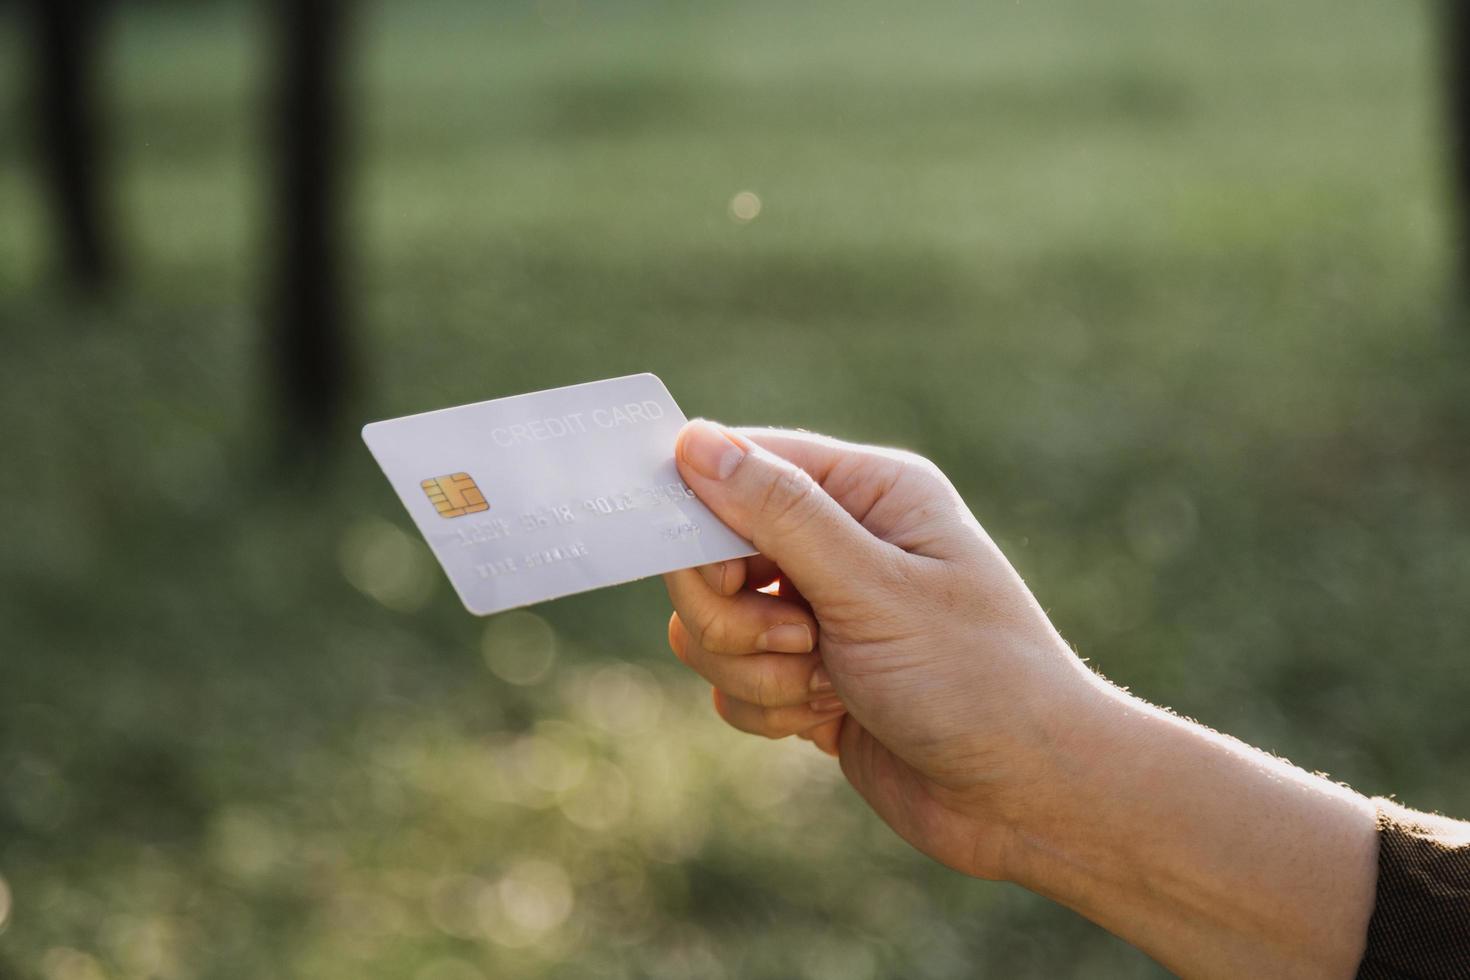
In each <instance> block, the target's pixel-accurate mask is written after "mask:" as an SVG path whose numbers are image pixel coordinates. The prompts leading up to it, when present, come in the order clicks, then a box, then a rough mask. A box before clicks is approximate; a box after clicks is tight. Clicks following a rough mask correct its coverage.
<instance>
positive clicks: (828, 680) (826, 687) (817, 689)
mask: <svg viewBox="0 0 1470 980" xmlns="http://www.w3.org/2000/svg"><path fill="white" fill-rule="evenodd" d="M830 690H832V675H831V674H829V673H827V668H826V667H823V666H822V665H821V664H817V669H816V670H814V671H812V693H813V694H826V693H827V692H828V691H830Z"/></svg>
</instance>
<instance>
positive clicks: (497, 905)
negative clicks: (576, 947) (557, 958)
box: [478, 858, 574, 948]
mask: <svg viewBox="0 0 1470 980" xmlns="http://www.w3.org/2000/svg"><path fill="white" fill-rule="evenodd" d="M573 902H574V895H573V892H572V882H571V879H570V878H569V877H567V873H566V872H565V871H564V870H562V867H561V865H559V864H555V863H553V862H551V861H545V860H542V859H539V858H528V859H526V860H523V861H520V862H518V863H516V864H515V865H513V866H512V867H511V869H510V870H509V871H507V872H506V873H505V876H504V877H502V878H501V879H500V881H499V883H498V884H497V885H496V886H495V888H493V889H487V890H486V891H484V892H482V893H481V894H480V900H479V903H478V912H479V919H480V925H481V928H483V929H484V931H485V934H486V935H488V936H489V937H490V939H491V940H493V941H494V942H496V943H498V944H500V945H501V946H508V947H511V948H518V947H522V946H530V945H532V944H534V943H536V942H539V941H540V940H542V939H543V938H545V937H546V936H547V935H548V934H549V933H551V932H553V931H555V930H556V929H558V928H559V927H560V926H561V925H562V923H564V922H566V920H567V917H568V916H570V915H571V914H572V905H573Z"/></svg>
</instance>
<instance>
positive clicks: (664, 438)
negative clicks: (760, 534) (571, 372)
mask: <svg viewBox="0 0 1470 980" xmlns="http://www.w3.org/2000/svg"><path fill="white" fill-rule="evenodd" d="M684 422H685V418H684V413H683V412H681V411H679V406H678V405H676V404H674V399H673V396H671V395H670V394H669V390H668V389H667V388H666V387H664V383H663V382H662V381H660V380H659V379H658V378H657V377H655V376H654V375H652V374H635V375H630V376H628V377H626V378H610V379H608V380H606V381H592V382H589V383H587V384H579V385H572V386H570V387H567V388H552V389H550V390H547V391H537V392H533V393H531V394H527V395H512V396H510V397H509V398H496V399H494V400H493V401H487V402H477V403H476V404H473V405H461V406H459V407H458V408H446V409H441V410H440V411H437V412H425V413H424V414H422V415H409V416H405V417H404V418H399V419H388V420H386V421H383V422H373V423H370V424H368V425H366V426H364V427H363V430H362V438H363V441H364V442H366V443H367V445H368V449H369V450H371V451H372V454H373V458H375V459H376V460H377V461H378V465H379V466H381V467H382V468H383V473H384V475H386V476H387V477H388V482H389V483H391V484H392V485H393V489H394V490H395V491H396V492H397V493H398V498H399V499H400V500H402V501H403V506H404V507H406V508H408V514H409V516H410V517H412V518H413V522H414V523H415V524H416V525H418V529H419V531H420V533H422V534H423V536H424V539H425V540H427V541H428V543H429V547H430V548H431V549H432V550H433V552H434V557H436V558H438V559H439V564H440V565H442V566H444V571H445V572H446V573H447V574H448V575H449V581H450V582H452V583H453V584H454V589H455V591H456V592H458V593H459V598H460V601H462V602H463V603H464V605H465V608H466V609H468V610H469V611H470V612H472V613H475V614H476V615H479V616H488V615H490V614H491V613H497V612H500V611H502V610H505V609H514V608H516V607H517V606H529V605H531V604H532V603H536V602H544V601H545V600H547V599H556V598H559V597H561V596H567V595H572V594H573V593H577V592H586V591H588V590H590V589H600V588H603V587H604V586H608V585H618V584H621V583H623V582H631V581H634V580H635V579H640V578H647V577H648V576H650V575H660V574H662V573H664V572H671V571H674V570H675V569H679V568H690V567H692V566H695V565H704V564H707V563H709V562H716V561H724V560H726V559H729V558H739V557H742V556H745V555H751V554H754V553H755V551H754V549H753V548H752V547H751V546H750V543H749V542H748V541H746V540H744V539H743V538H741V537H740V536H739V535H737V534H736V533H735V532H734V531H731V530H730V529H729V528H728V527H726V526H725V525H724V524H723V523H721V521H720V520H719V518H717V517H715V515H714V514H713V513H711V512H710V510H709V509H708V508H707V507H705V506H704V504H702V503H700V502H699V500H698V499H697V498H696V497H695V496H694V493H693V491H691V490H690V489H689V487H688V486H686V485H685V484H684V481H683V480H681V479H680V478H679V471H678V468H677V467H676V466H675V464H674V439H675V437H676V436H677V435H678V432H679V429H680V427H681V426H683V424H684Z"/></svg>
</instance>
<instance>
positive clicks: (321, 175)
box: [270, 0, 351, 456]
mask: <svg viewBox="0 0 1470 980" xmlns="http://www.w3.org/2000/svg"><path fill="white" fill-rule="evenodd" d="M347 2H348V0H273V3H274V8H275V9H274V14H275V22H276V27H277V31H278V37H277V49H278V61H279V64H278V70H277V76H276V77H277V85H278V86H279V87H278V89H277V91H276V93H275V104H274V112H273V119H272V123H273V128H274V136H275V140H276V156H275V159H276V161H277V162H276V166H277V171H276V186H275V194H276V199H275V221H276V225H275V231H276V234H275V241H274V246H275V247H274V259H273V264H274V281H273V285H272V293H273V297H272V299H273V304H272V310H271V313H272V316H273V323H272V327H271V330H272V334H273V341H274V343H273V345H272V361H273V363H272V364H271V365H270V370H271V377H272V381H273V382H274V383H275V385H276V389H277V399H278V405H277V410H278V411H279V412H281V418H280V423H281V425H282V439H281V442H282V445H283V448H285V449H286V450H287V451H288V452H289V453H290V454H291V455H293V456H297V455H299V454H300V453H301V452H303V451H310V450H311V449H313V448H319V447H321V446H322V445H323V444H324V443H325V442H326V441H327V440H328V439H329V438H330V437H331V436H332V435H333V429H334V427H335V425H336V423H338V422H339V421H340V420H341V415H342V409H343V403H344V401H345V399H346V397H347V394H348V390H349V387H350V384H349V381H350V373H351V372H350V370H349V368H350V363H351V356H350V344H349V341H348V324H347V311H346V303H345V300H344V293H343V265H344V257H343V254H342V249H343V214H342V205H343V194H342V176H343V161H344V156H345V154H344V150H343V137H344V132H345V125H344V122H345V120H344V99H343V91H342V88H343V78H342V75H343V69H344V67H345V57H344V48H345V44H346V38H345V37H344V28H345V23H344V21H345V20H346V13H347Z"/></svg>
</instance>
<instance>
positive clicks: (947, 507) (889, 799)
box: [665, 421, 1096, 878]
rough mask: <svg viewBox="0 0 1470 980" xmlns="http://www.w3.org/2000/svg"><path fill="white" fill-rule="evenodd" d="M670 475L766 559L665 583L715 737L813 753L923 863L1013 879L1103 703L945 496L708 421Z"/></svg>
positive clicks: (690, 432) (915, 463) (916, 466)
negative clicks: (1058, 764)
mask: <svg viewBox="0 0 1470 980" xmlns="http://www.w3.org/2000/svg"><path fill="white" fill-rule="evenodd" d="M676 457H677V460H678V465H679V470H680V473H681V474H682V475H683V477H684V480H685V481H686V482H687V483H688V485H689V487H690V488H691V489H692V490H694V492H695V494H696V495H698V497H699V498H700V499H701V500H702V501H704V503H705V504H706V505H708V506H709V507H710V509H711V510H713V511H714V512H715V514H717V515H718V516H719V517H720V518H721V519H722V520H724V521H725V523H727V524H729V525H730V526H731V527H732V528H734V529H735V530H736V531H737V532H738V533H740V534H741V535H743V536H745V537H746V538H747V539H749V540H750V541H751V542H752V543H753V544H754V545H755V547H756V548H757V549H758V550H759V552H760V555H759V556H757V557H755V558H751V559H738V560H735V561H728V562H722V563H720V564H717V565H709V566H705V567H703V568H700V569H688V570H684V571H680V572H674V573H672V574H670V575H668V576H666V577H665V582H666V584H667V586H668V589H669V595H670V598H671V599H672V601H673V604H674V609H675V612H674V615H673V617H672V618H671V620H670V622H669V643H670V646H672V647H673V649H674V652H675V654H676V655H677V656H678V657H679V658H680V659H681V660H682V661H683V662H684V663H686V664H688V665H689V666H690V667H692V668H693V669H694V670H695V671H697V672H698V673H699V674H700V675H701V676H703V677H704V678H705V679H706V680H708V681H709V682H710V683H711V684H712V685H713V686H714V688H715V691H714V696H715V707H716V710H717V711H718V712H719V714H720V715H721V717H723V718H724V719H725V720H726V721H727V722H728V723H729V724H731V725H733V726H734V727H736V728H738V729H740V730H742V731H746V732H751V733H755V734H761V735H766V736H769V737H773V738H780V737H785V736H788V735H793V734H797V735H803V736H804V737H807V738H809V739H810V740H812V741H814V742H816V743H817V744H818V745H819V746H820V747H822V748H823V749H825V750H827V751H829V752H831V753H833V754H836V755H837V756H838V757H839V759H840V761H841V765H842V770H843V773H844V774H845V775H846V776H847V778H848V780H849V781H850V782H851V783H852V784H853V786H854V787H855V788H856V789H857V790H858V792H859V793H861V794H862V796H863V797H864V798H865V799H866V800H867V801H868V803H869V804H870V805H871V806H872V807H873V809H874V810H875V811H877V813H878V814H879V816H881V817H882V818H883V819H884V820H885V821H886V822H887V823H888V824H890V825H891V826H892V827H893V828H894V829H895V830H896V831H897V832H898V833H899V834H900V835H902V836H903V837H904V838H905V839H906V840H908V841H909V842H910V843H911V844H913V845H914V846H915V847H917V848H919V849H920V850H921V851H923V852H925V853H927V854H929V855H930V856H932V857H934V858H935V859H937V860H939V861H942V862H943V863H945V864H948V865H949V866H951V867H953V868H956V869H957V870H960V871H963V872H966V873H968V874H973V875H977V876H980V877H987V878H1001V877H1006V854H1007V851H1008V850H1009V847H1010V843H1011V838H1012V837H1013V835H1014V834H1015V833H1016V829H1017V827H1018V826H1019V825H1020V821H1021V818H1022V815H1023V813H1024V811H1025V810H1026V809H1027V808H1028V807H1034V806H1037V805H1044V794H1043V793H1042V792H1041V789H1042V788H1043V787H1044V786H1046V785H1048V784H1049V783H1051V782H1054V780H1051V779H1050V778H1049V777H1050V774H1051V772H1052V770H1053V769H1054V768H1055V764H1054V760H1055V758H1056V757H1057V746H1058V745H1059V744H1060V743H1061V742H1063V741H1065V738H1066V733H1065V731H1064V730H1062V725H1064V723H1065V721H1064V720H1065V719H1066V718H1067V717H1068V716H1069V713H1071V712H1072V711H1073V710H1074V709H1075V710H1081V708H1082V706H1083V705H1085V704H1087V703H1088V701H1089V699H1090V698H1092V697H1094V696H1095V691H1096V685H1095V684H1094V683H1092V680H1093V679H1092V675H1091V673H1090V672H1089V671H1088V670H1087V669H1086V667H1085V666H1084V665H1083V664H1082V663H1081V661H1080V660H1078V658H1077V657H1076V656H1075V655H1074V654H1073V653H1072V651H1071V650H1070V649H1069V648H1068V647H1067V645H1066V644H1065V643H1064V642H1063V641H1062V639H1061V638H1060V637H1059V636H1058V635H1057V633H1056V630H1055V629H1053V628H1052V625H1051V623H1050V622H1049V621H1048V620H1047V618H1046V615H1045V613H1044V612H1042V610H1041V608H1040V606H1039V605H1038V604H1037V603H1036V601H1035V599H1034V598H1033V597H1032V596H1031V593H1030V592H1029V591H1028V590H1027V588H1026V586H1025V584H1024V583H1023V582H1022V581H1021V579H1020V577H1019V576H1018V575H1017V574H1016V572H1015V570H1014V569H1013V568H1012V567H1011V565H1010V563H1009V562H1007V561H1006V559H1005V557H1004V556H1003V555H1002V554H1001V552H1000V550H999V549H998V548H997V547H996V546H995V544H994V543H993V542H992V541H991V540H990V538H989V537H988V536H987V535H986V533H985V532H984V530H982V528H981V527H980V525H979V524H978V523H977V522H976V520H975V518H974V517H973V516H972V515H971V514H970V512H969V510H968V508H966V506H965V504H964V502H963V501H962V500H961V499H960V497H959V495H958V493H957V492H956V491H955V489H954V488H953V486H952V485H951V484H950V483H949V481H948V480H947V479H946V478H945V477H944V475H943V474H942V473H941V472H940V471H939V470H938V468H937V467H935V466H934V465H933V464H932V463H930V462H928V461H927V460H925V459H922V458H921V457H918V456H915V455H913V454H911V453H905V452H899V451H894V450H887V449H877V448H873V447H868V446H858V445H853V444H849V443H843V442H839V441H836V440H833V439H828V438H824V437H821V436H815V435H809V434H805V433H796V432H784V431H774V430H758V429H747V430H728V429H723V428H721V427H719V426H716V425H714V424H713V423H710V422H705V421H695V422H691V423H689V424H688V425H687V426H686V427H685V428H684V430H683V431H682V432H681V433H680V436H679V440H678V443H677V447H676ZM772 585H774V586H775V588H774V589H772V588H770V586H772ZM758 590H760V591H758Z"/></svg>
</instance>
